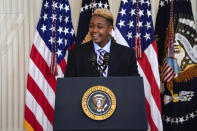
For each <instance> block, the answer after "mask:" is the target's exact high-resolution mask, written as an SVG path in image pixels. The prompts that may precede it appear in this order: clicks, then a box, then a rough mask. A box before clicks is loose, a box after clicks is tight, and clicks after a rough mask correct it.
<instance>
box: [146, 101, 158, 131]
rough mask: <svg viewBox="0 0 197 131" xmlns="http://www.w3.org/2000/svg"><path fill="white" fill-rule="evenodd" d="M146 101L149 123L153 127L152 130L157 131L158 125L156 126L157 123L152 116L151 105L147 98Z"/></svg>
mask: <svg viewBox="0 0 197 131" xmlns="http://www.w3.org/2000/svg"><path fill="white" fill-rule="evenodd" d="M145 102H146V112H147V119H148V123H149V124H148V125H149V126H150V127H151V130H152V131H157V127H156V126H155V123H154V121H153V119H152V117H151V110H150V105H149V103H148V101H147V99H145Z"/></svg>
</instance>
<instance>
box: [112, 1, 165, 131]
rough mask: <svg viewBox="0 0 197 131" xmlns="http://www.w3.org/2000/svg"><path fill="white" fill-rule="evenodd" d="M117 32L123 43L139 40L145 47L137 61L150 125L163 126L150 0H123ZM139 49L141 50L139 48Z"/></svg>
mask: <svg viewBox="0 0 197 131" xmlns="http://www.w3.org/2000/svg"><path fill="white" fill-rule="evenodd" d="M113 35H114V37H115V39H116V41H117V42H118V43H120V44H122V45H125V46H128V47H131V48H133V47H135V46H136V44H138V48H137V49H138V50H139V49H140V50H141V52H142V56H141V57H140V56H139V58H138V59H137V64H138V71H139V73H140V75H141V76H142V77H143V79H144V92H145V98H146V100H145V101H146V111H147V119H148V125H149V129H150V130H151V131H156V130H159V131H161V130H163V125H162V119H161V99H160V76H159V69H158V52H157V45H156V41H155V37H154V29H153V22H152V15H151V5H150V1H149V0H121V5H120V8H119V13H118V18H117V23H116V28H115V31H114V34H113ZM136 40H137V41H136ZM135 41H136V42H135ZM140 50H139V51H140ZM137 53H138V54H139V52H137Z"/></svg>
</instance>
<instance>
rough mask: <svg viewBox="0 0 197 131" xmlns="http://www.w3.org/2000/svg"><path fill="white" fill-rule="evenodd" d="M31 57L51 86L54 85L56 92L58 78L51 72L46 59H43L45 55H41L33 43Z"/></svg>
mask: <svg viewBox="0 0 197 131" xmlns="http://www.w3.org/2000/svg"><path fill="white" fill-rule="evenodd" d="M30 58H31V60H33V62H34V64H35V65H36V67H37V68H38V70H39V71H40V72H41V73H42V75H43V77H44V79H46V81H47V83H48V84H49V87H50V88H51V87H53V88H52V89H53V91H54V92H55V87H56V79H55V78H54V76H53V75H52V74H51V73H50V68H49V67H48V65H47V64H46V61H45V60H44V59H43V57H42V56H41V55H40V52H39V51H38V50H37V49H36V48H35V46H34V45H32V53H31V55H30ZM39 71H38V72H39ZM45 76H47V77H45Z"/></svg>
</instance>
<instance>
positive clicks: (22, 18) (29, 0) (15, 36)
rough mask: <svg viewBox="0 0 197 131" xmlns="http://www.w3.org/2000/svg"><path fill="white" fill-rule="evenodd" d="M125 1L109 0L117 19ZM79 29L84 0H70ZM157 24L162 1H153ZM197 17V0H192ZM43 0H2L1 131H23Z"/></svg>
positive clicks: (0, 54) (0, 39)
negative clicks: (25, 106) (120, 6)
mask: <svg viewBox="0 0 197 131" xmlns="http://www.w3.org/2000/svg"><path fill="white" fill-rule="evenodd" d="M120 1H121V0H109V3H110V8H111V11H112V13H113V14H114V18H115V19H116V17H117V15H118V9H119V5H120ZM69 2H70V6H71V13H72V21H73V26H74V29H75V32H76V30H77V25H78V19H79V17H78V16H79V13H80V7H81V0H69ZM151 3H152V14H153V21H154V23H155V19H156V14H157V10H158V4H159V0H151ZM192 3H193V4H192V5H193V12H194V15H195V16H196V0H192ZM41 6H42V0H0V130H1V131H22V130H24V128H23V120H24V100H25V90H26V79H27V74H28V62H29V54H30V50H31V46H32V42H33V39H34V33H35V30H36V26H37V22H38V19H39V17H40V16H39V15H40V10H41Z"/></svg>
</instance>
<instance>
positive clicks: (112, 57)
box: [108, 42, 116, 76]
mask: <svg viewBox="0 0 197 131" xmlns="http://www.w3.org/2000/svg"><path fill="white" fill-rule="evenodd" d="M115 52H116V48H115V43H113V42H112V43H111V47H110V64H109V67H108V76H113V72H114V68H112V67H114V66H115V64H116V59H115V58H116V56H115Z"/></svg>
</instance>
